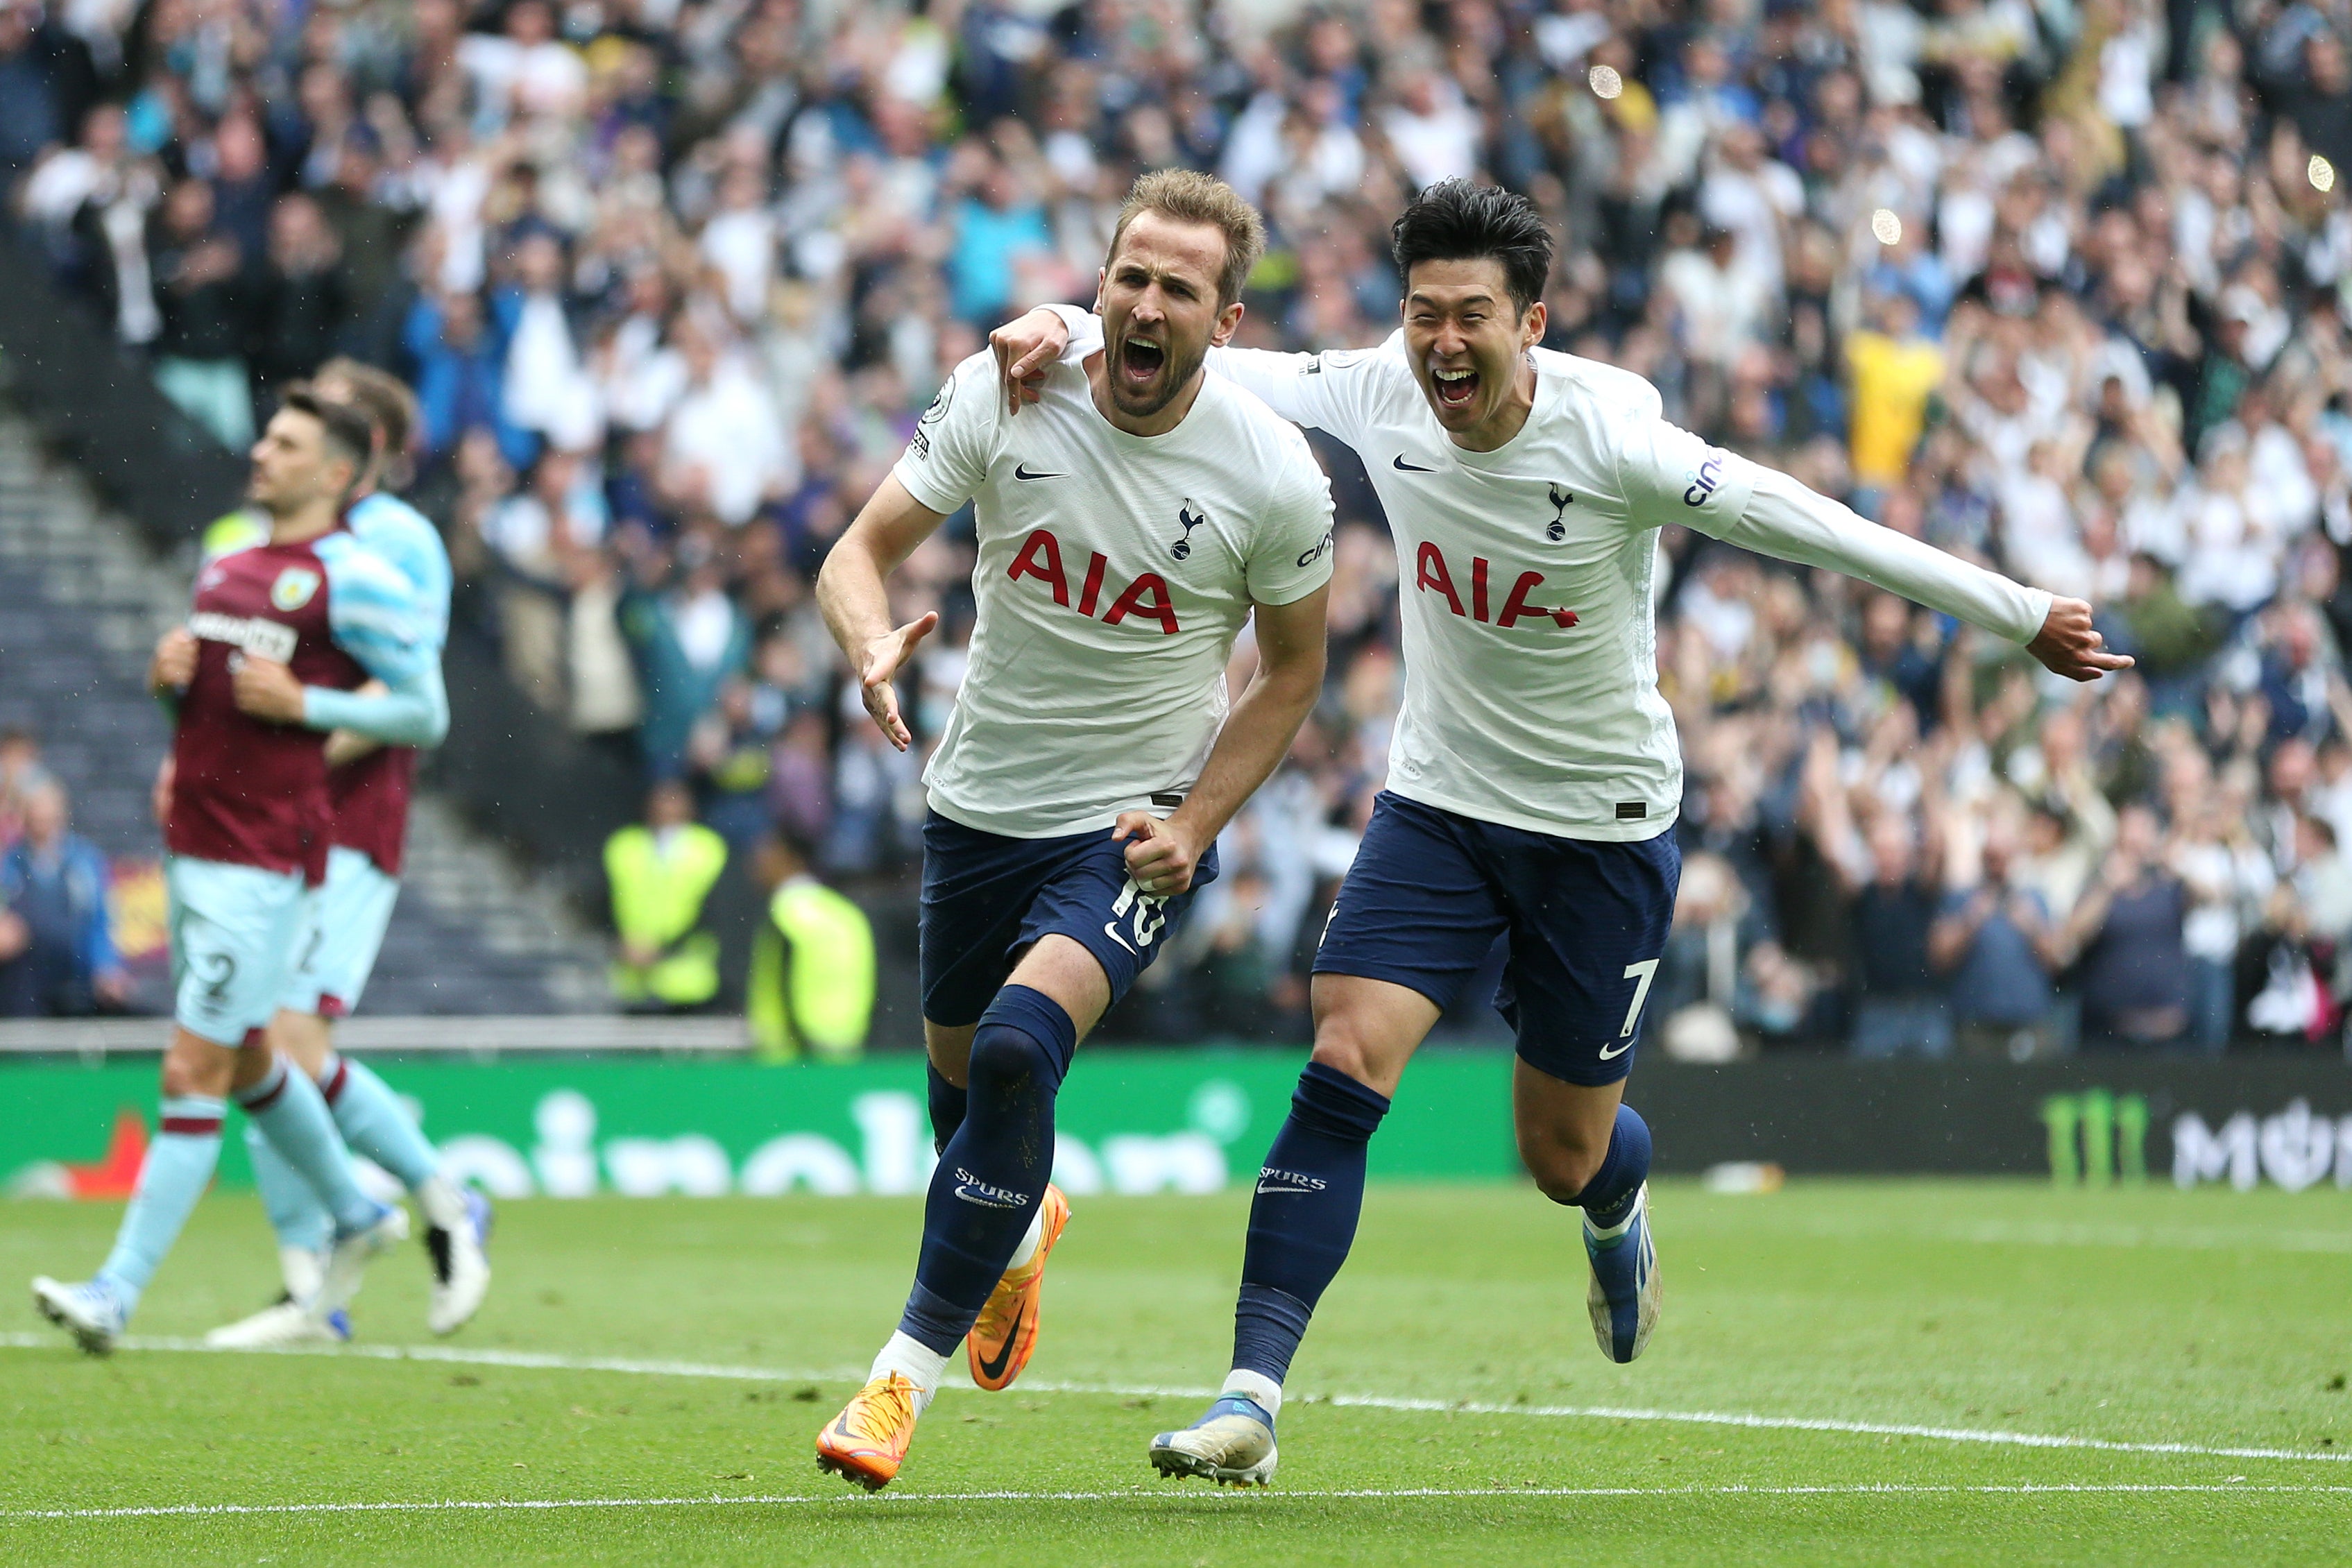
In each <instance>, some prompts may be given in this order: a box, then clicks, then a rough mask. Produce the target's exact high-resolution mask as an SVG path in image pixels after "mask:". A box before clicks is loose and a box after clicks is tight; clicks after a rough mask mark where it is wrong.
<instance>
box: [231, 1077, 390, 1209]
mask: <svg viewBox="0 0 2352 1568" xmlns="http://www.w3.org/2000/svg"><path fill="white" fill-rule="evenodd" d="M236 1102H237V1103H238V1104H239V1105H241V1106H243V1107H244V1108H245V1113H246V1114H247V1116H249V1117H251V1118H252V1119H253V1124H254V1125H255V1126H256V1127H258V1128H260V1129H261V1135H262V1136H263V1137H265V1138H267V1139H268V1140H269V1142H271V1143H272V1144H273V1145H275V1146H276V1148H277V1150H278V1152H279V1153H281V1154H283V1155H285V1156H286V1163H288V1164H289V1165H291V1166H293V1167H294V1168H295V1170H297V1171H299V1172H300V1173H301V1174H302V1179H303V1180H304V1181H306V1182H308V1183H309V1184H310V1190H311V1191H312V1192H314V1193H316V1194H318V1195H319V1201H320V1203H322V1204H324V1205H326V1207H327V1213H328V1214H330V1215H332V1216H333V1217H334V1221H335V1228H336V1230H337V1231H338V1232H340V1233H341V1234H344V1235H351V1234H353V1233H356V1232H358V1231H362V1230H365V1229H367V1228H368V1227H369V1226H372V1225H374V1224H375V1223H376V1222H377V1221H378V1220H380V1219H382V1218H383V1205H381V1204H379V1203H377V1202H376V1201H375V1200H374V1199H373V1198H371V1197H369V1196H368V1195H367V1194H365V1193H363V1192H362V1191H360V1184H359V1179H358V1178H357V1176H355V1175H354V1174H353V1173H352V1157H351V1154H350V1152H348V1151H346V1150H345V1149H344V1147H343V1141H342V1139H341V1136H339V1135H338V1134H337V1133H336V1131H335V1119H334V1118H333V1117H332V1116H331V1115H329V1114H328V1113H327V1102H326V1100H325V1099H324V1098H323V1097H322V1096H321V1095H320V1093H319V1086H318V1085H317V1084H315V1083H312V1082H311V1081H310V1075H309V1074H308V1073H299V1072H289V1071H287V1070H286V1062H285V1058H282V1057H273V1058H271V1059H270V1063H269V1070H268V1072H267V1073H266V1074H264V1075H263V1076H262V1079H261V1081H260V1082H258V1083H257V1084H255V1085H254V1086H253V1087H252V1088H251V1089H246V1090H245V1091H244V1092H242V1093H240V1094H239V1095H238V1096H237V1097H236Z"/></svg>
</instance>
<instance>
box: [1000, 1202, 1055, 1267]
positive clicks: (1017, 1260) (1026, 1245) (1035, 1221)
mask: <svg viewBox="0 0 2352 1568" xmlns="http://www.w3.org/2000/svg"><path fill="white" fill-rule="evenodd" d="M1044 1240H1045V1205H1043V1204H1039V1205H1037V1212H1036V1213H1035V1214H1033V1215H1030V1216H1029V1228H1028V1229H1027V1230H1024V1231H1023V1232H1022V1233H1021V1245H1020V1246H1018V1247H1014V1248H1013V1257H1012V1258H1011V1259H1010V1260H1008V1261H1007V1262H1006V1263H1005V1265H1004V1267H1005V1268H1006V1269H1007V1270H1008V1271H1010V1270H1012V1269H1014V1268H1020V1267H1021V1266H1022V1265H1024V1264H1025V1263H1027V1262H1028V1261H1029V1260H1030V1259H1031V1258H1034V1257H1036V1256H1037V1247H1038V1244H1039V1243H1041V1242H1043V1241H1044Z"/></svg>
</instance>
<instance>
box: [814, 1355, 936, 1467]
mask: <svg viewBox="0 0 2352 1568" xmlns="http://www.w3.org/2000/svg"><path fill="white" fill-rule="evenodd" d="M921 1403H922V1390H920V1389H919V1388H917V1387H916V1386H915V1385H914V1384H912V1383H910V1382H908V1380H907V1379H906V1378H904V1377H901V1376H899V1375H898V1373H895V1372H892V1373H884V1374H883V1375H882V1376H880V1377H877V1378H876V1379H875V1380H874V1381H873V1382H871V1383H869V1384H866V1386H865V1387H863V1388H861V1389H859V1390H858V1391H857V1393H856V1394H855V1395H854V1396H853V1397H852V1398H851V1399H850V1401H849V1403H848V1404H847V1405H845V1406H843V1408H842V1412H841V1414H840V1415H836V1416H835V1417H834V1418H833V1419H832V1420H831V1421H829V1422H827V1423H826V1424H825V1426H824V1430H822V1431H820V1432H819V1433H817V1435H816V1468H818V1469H820V1470H831V1471H832V1472H833V1473H834V1474H835V1475H836V1476H839V1477H841V1478H842V1479H844V1480H848V1481H855V1482H856V1483H857V1484H858V1485H859V1486H861V1487H864V1488H865V1489H866V1490H867V1491H869V1492H878V1491H880V1490H881V1489H883V1488H884V1487H887V1486H888V1485H889V1484H890V1479H891V1478H892V1477H893V1476H896V1475H897V1474H898V1467H899V1465H900V1464H902V1463H904V1462H905V1460H906V1458H907V1445H908V1444H909V1443H912V1442H913V1441H914V1440H915V1415H916V1413H917V1411H918V1409H919V1407H920V1405H921Z"/></svg>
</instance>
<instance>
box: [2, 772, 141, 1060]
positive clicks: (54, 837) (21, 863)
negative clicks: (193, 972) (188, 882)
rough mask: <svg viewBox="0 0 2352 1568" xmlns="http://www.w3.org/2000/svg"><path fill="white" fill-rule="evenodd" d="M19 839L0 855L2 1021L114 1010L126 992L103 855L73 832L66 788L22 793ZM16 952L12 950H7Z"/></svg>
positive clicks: (46, 783)
mask: <svg viewBox="0 0 2352 1568" xmlns="http://www.w3.org/2000/svg"><path fill="white" fill-rule="evenodd" d="M23 801H24V823H25V831H24V837H21V838H19V839H17V840H16V843H15V844H13V845H11V846H9V847H8V849H7V851H6V852H5V854H0V911H5V912H0V923H5V924H12V925H13V926H14V927H15V928H16V931H18V932H19V933H20V936H19V938H18V939H17V940H16V941H13V942H12V941H11V939H10V936H9V933H8V932H7V931H5V930H0V1017H10V1018H37V1017H48V1018H70V1017H80V1016H85V1015H87V1014H90V1013H95V1012H100V1011H113V1010H116V1009H119V1008H120V1007H121V1006H122V1005H123V1003H124V1002H125V1001H126V1000H127V999H128V998H129V996H130V994H131V984H130V979H129V976H128V975H126V974H125V973H124V972H123V969H122V966H121V964H120V963H117V962H116V960H115V955H114V941H113V937H112V935H111V934H110V930H109V926H108V914H107V903H106V896H107V888H108V874H107V865H106V857H105V856H104V855H101V854H100V853H99V850H98V847H97V846H96V845H94V844H92V843H90V841H89V839H87V838H84V837H81V836H80V835H79V834H77V833H75V832H73V831H72V825H71V818H70V815H69V812H68V803H67V800H66V792H65V786H64V785H62V784H58V782H57V781H56V780H54V779H48V778H42V779H38V780H37V781H35V782H33V783H32V784H29V785H28V786H26V788H25V789H24V791H23ZM12 948H13V949H14V951H13V952H11V951H10V950H11V949H12Z"/></svg>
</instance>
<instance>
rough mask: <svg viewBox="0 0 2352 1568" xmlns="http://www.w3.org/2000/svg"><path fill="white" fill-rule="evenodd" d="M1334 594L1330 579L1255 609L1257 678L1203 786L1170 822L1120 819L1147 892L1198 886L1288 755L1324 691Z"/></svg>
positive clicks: (1131, 869) (1136, 816)
mask: <svg viewBox="0 0 2352 1568" xmlns="http://www.w3.org/2000/svg"><path fill="white" fill-rule="evenodd" d="M1330 597H1331V586H1330V584H1329V583H1328V582H1326V583H1325V584H1323V585H1322V586H1321V587H1319V588H1318V589H1316V590H1315V591H1314V592H1313V593H1311V594H1309V595H1307V596H1306V597H1305V598H1303V599H1299V600H1297V601H1296V602H1294V603H1292V604H1287V605H1257V606H1256V607H1255V610H1254V611H1253V615H1254V616H1255V623H1256V629H1257V653H1258V659H1257V673H1256V674H1255V675H1253V676H1251V677H1250V683H1249V686H1248V687H1247V688H1246V689H1244V691H1243V692H1242V698H1241V700H1240V701H1239V702H1236V703H1234V710H1233V713H1232V715H1231V716H1230V717H1229V718H1227V719H1226V721H1225V727H1224V728H1223V730H1221V731H1218V733H1217V743H1216V745H1215V747H1214V748H1213V750H1212V751H1211V752H1209V760H1208V761H1207V762H1206V763H1202V766H1201V777H1200V780H1199V782H1198V783H1196V784H1193V786H1192V793H1191V794H1190V795H1186V796H1185V797H1184V804H1183V805H1180V806H1178V807H1177V808H1176V809H1175V811H1174V812H1172V813H1171V814H1170V816H1168V818H1167V820H1166V821H1164V822H1163V821H1161V820H1160V818H1158V817H1155V816H1152V815H1151V814H1150V813H1149V812H1143V811H1130V812H1127V813H1125V814H1124V815H1122V816H1120V817H1119V819H1118V826H1117V827H1116V828H1114V829H1113V830H1112V833H1111V837H1114V838H1117V839H1121V840H1132V842H1129V844H1128V847H1127V874H1128V875H1129V876H1130V877H1132V878H1134V879H1135V883H1136V886H1138V887H1139V888H1141V889H1143V890H1144V891H1145V892H1147V893H1150V894H1151V895H1152V896H1153V897H1155V898H1168V897H1171V896H1172V895H1174V894H1177V893H1181V892H1182V891H1184V889H1187V888H1189V887H1191V886H1192V873H1193V870H1194V868H1196V867H1197V866H1198V865H1199V863H1200V858H1201V857H1202V855H1204V854H1206V853H1207V852H1208V848H1209V846H1210V845H1212V844H1214V843H1215V842H1216V841H1217V835H1218V834H1220V833H1222V832H1223V831H1224V828H1225V824H1226V823H1228V822H1230V821H1232V820H1233V816H1234V812H1236V811H1239V810H1240V809H1241V806H1242V803H1243V802H1244V801H1245V800H1247V799H1249V797H1250V796H1251V795H1253V794H1254V793H1255V791H1256V789H1257V786H1258V785H1260V784H1264V783H1265V781H1266V777H1267V775H1268V774H1270V773H1273V772H1274V770H1275V767H1276V764H1277V763H1280V762H1281V761H1282V759H1283V758H1284V756H1286V754H1287V753H1288V752H1289V751H1290V742H1292V740H1294V739H1295V738H1296V737H1297V734H1298V726H1299V725H1300V724H1302V723H1304V722H1306V720H1307V714H1308V713H1309V712H1310V711H1312V710H1313V709H1314V707H1315V700H1316V699H1317V698H1318V697H1319V696H1320V695H1321V694H1322V691H1323V644H1324V635H1323V633H1324V628H1323V613H1324V607H1325V605H1327V604H1328V602H1329V600H1330Z"/></svg>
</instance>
